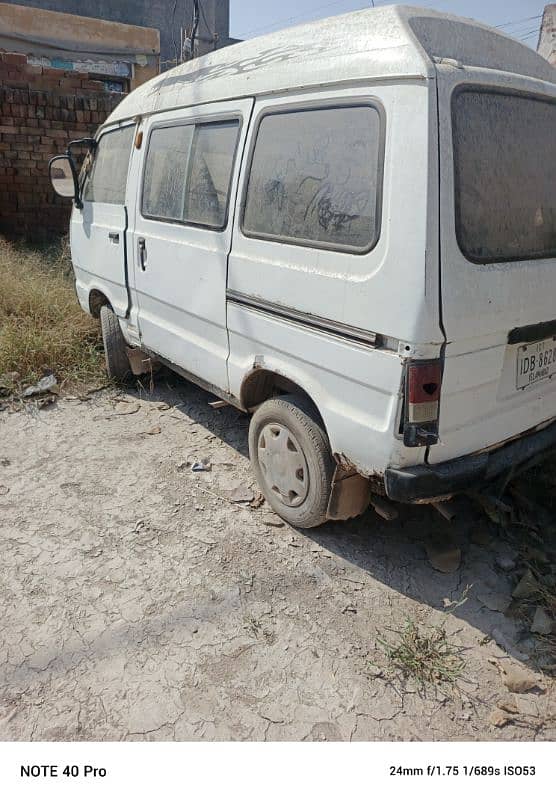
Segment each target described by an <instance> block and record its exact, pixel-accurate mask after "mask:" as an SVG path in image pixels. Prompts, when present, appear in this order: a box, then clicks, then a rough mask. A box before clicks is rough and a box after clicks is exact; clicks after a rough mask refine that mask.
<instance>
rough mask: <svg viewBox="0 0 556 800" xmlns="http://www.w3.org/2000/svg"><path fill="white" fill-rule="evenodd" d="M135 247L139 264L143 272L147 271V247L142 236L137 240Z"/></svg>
mask: <svg viewBox="0 0 556 800" xmlns="http://www.w3.org/2000/svg"><path fill="white" fill-rule="evenodd" d="M137 245H138V247H139V264H140V265H141V269H142V270H143V272H144V271H145V270H146V269H147V264H146V261H147V247H146V244H145V240H144V239H143V237H142V236H141V238H140V239H137Z"/></svg>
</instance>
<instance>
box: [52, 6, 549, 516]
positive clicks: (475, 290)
mask: <svg viewBox="0 0 556 800" xmlns="http://www.w3.org/2000/svg"><path fill="white" fill-rule="evenodd" d="M90 145H91V146H90V154H89V156H88V158H87V164H86V166H85V167H84V169H83V171H82V173H81V176H79V177H78V176H77V174H76V172H75V167H74V165H73V159H72V157H71V155H70V156H67V155H66V156H59V157H57V159H55V160H54V161H53V162H52V176H53V183H54V185H55V187H58V188H59V189H60V191H61V193H62V194H65V195H68V194H70V195H71V196H73V197H74V199H75V203H74V205H75V207H74V210H73V214H72V219H71V248H72V258H73V264H74V269H75V280H76V289H77V294H78V297H79V301H80V303H81V305H82V307H83V308H84V309H85V310H86V311H87V312H89V313H91V314H93V315H95V316H99V315H100V317H101V321H102V330H103V335H104V342H105V349H106V360H107V365H108V371H109V373H110V374H111V375H114V376H123V375H125V373H126V372H128V370H129V361H128V350H126V345H127V347H128V348H129V347H131V348H138V349H140V351H141V352H144V353H146V354H148V355H149V356H151V357H154V358H156V359H157V360H159V361H161V362H163V363H164V364H166V365H168V366H169V367H171V368H172V369H174V370H175V371H176V372H178V373H180V374H181V375H183V376H185V377H187V378H189V379H190V380H192V381H195V382H196V383H198V384H200V385H201V386H204V387H206V388H208V389H210V391H211V392H213V393H214V394H216V395H218V396H220V397H221V398H223V399H224V400H226V401H227V402H228V403H230V404H233V405H234V406H237V407H238V408H239V409H243V410H244V411H246V412H250V413H252V414H253V416H252V418H251V427H250V433H249V447H250V454H251V460H252V464H253V470H254V472H255V474H256V477H257V479H258V481H259V484H260V486H261V489H262V491H263V492H264V495H265V497H266V498H267V500H268V502H269V503H270V505H271V506H272V507H273V508H274V510H275V511H276V512H277V513H278V514H280V515H281V516H282V517H283V518H284V519H286V520H287V521H288V522H290V523H291V524H293V525H297V526H299V527H311V526H315V525H319V524H321V523H322V522H324V521H325V520H326V519H330V518H333V519H344V518H347V517H349V516H353V515H355V514H356V513H359V512H360V511H362V510H363V509H364V508H365V507H366V505H367V503H368V501H369V494H370V490H371V491H373V492H382V493H385V494H386V495H387V496H388V497H389V498H391V499H393V500H396V501H404V502H426V501H431V500H438V499H439V498H445V497H449V496H451V495H453V494H454V493H457V492H458V491H461V490H464V489H467V488H470V487H473V486H476V485H478V484H481V483H482V482H484V481H487V480H489V479H491V478H493V477H495V476H497V475H500V474H502V473H503V472H504V471H506V470H509V469H515V468H516V467H521V466H522V465H524V464H527V463H531V460H532V459H534V458H536V457H538V456H539V455H540V454H542V453H546V452H547V451H549V450H550V449H554V448H555V446H556V70H554V69H553V68H552V67H551V66H550V65H549V64H548V62H546V61H545V60H544V59H543V58H541V57H540V56H539V55H537V54H536V53H535V52H533V51H532V50H530V49H529V48H527V47H525V46H523V45H521V44H520V43H518V42H516V41H514V40H513V39H510V38H508V37H506V36H504V35H503V34H501V33H500V32H498V31H496V30H493V29H490V28H488V27H485V26H483V25H479V24H477V23H475V22H472V21H471V20H466V19H461V18H457V17H453V16H448V15H445V14H439V13H436V12H431V11H429V10H423V9H419V8H413V7H408V6H390V7H381V8H377V9H369V10H364V11H359V12H355V13H351V14H347V15H342V16H338V17H334V18H330V19H326V20H323V21H321V22H316V23H311V24H308V25H302V26H299V27H296V28H290V29H287V30H284V31H281V32H279V33H274V34H270V35H268V36H264V37H261V38H258V39H254V40H251V41H246V42H243V43H241V44H237V45H234V46H232V47H228V48H225V49H223V50H219V51H217V52H215V53H212V54H210V55H207V56H203V57H202V58H198V59H195V60H193V61H190V62H188V63H186V64H183V65H181V66H179V67H177V68H176V69H173V70H171V71H169V72H166V73H164V74H162V75H160V76H158V77H156V78H155V79H153V80H152V81H150V82H149V83H147V84H145V85H143V86H141V87H140V88H138V89H136V90H135V91H134V92H132V93H131V94H130V95H129V96H127V97H125V99H123V100H122V102H121V103H120V105H119V106H118V107H117V108H116V110H115V111H114V112H113V113H112V114H111V115H110V117H109V118H108V119H107V120H106V122H105V123H104V125H102V127H101V128H100V130H99V131H98V133H97V135H96V137H95V139H94V141H91V143H90ZM69 152H70V153H71V150H69ZM68 187H69V188H68Z"/></svg>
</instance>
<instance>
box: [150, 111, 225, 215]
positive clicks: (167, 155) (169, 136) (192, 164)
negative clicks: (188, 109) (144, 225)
mask: <svg viewBox="0 0 556 800" xmlns="http://www.w3.org/2000/svg"><path fill="white" fill-rule="evenodd" d="M238 130H239V122H238V121H237V120H232V121H226V122H211V123H203V124H199V125H175V126H172V127H166V128H155V129H154V130H153V132H152V134H151V136H150V141H149V148H148V152H147V159H146V164H145V175H144V179H143V199H142V205H141V210H142V214H143V216H146V217H152V218H155V219H161V220H166V221H168V222H184V223H189V224H191V225H200V226H203V227H207V228H216V229H221V228H223V227H224V226H225V224H226V218H227V213H228V200H229V193H230V179H231V175H232V167H233V163H234V155H235V150H236V143H237V134H238Z"/></svg>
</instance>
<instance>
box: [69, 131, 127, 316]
mask: <svg viewBox="0 0 556 800" xmlns="http://www.w3.org/2000/svg"><path fill="white" fill-rule="evenodd" d="M134 133H135V124H134V123H132V124H129V123H128V124H127V125H125V126H122V127H117V128H112V129H110V130H107V131H104V132H103V133H102V134H101V136H100V138H99V140H98V142H97V145H96V148H95V151H94V154H93V159H92V165H91V167H90V170H89V172H88V174H87V175H86V176H85V179H84V183H83V189H82V202H83V207H82V208H74V209H73V213H72V218H71V225H70V237H71V251H72V259H73V264H74V268H75V276H76V281H77V284H78V286H77V288H78V292H79V294H80V295H81V296H83V297H88V296H89V294H90V292H91V291H92V290H97V291H100V292H102V294H104V295H105V296H106V297H107V298H108V300H109V301H110V304H111V305H112V308H113V309H114V311H115V312H116V314H117V315H118V316H119V317H125V315H126V313H127V310H128V289H127V262H126V246H125V235H126V229H127V209H126V205H125V198H126V183H127V177H128V170H129V161H130V154H131V148H132V143H133V136H134Z"/></svg>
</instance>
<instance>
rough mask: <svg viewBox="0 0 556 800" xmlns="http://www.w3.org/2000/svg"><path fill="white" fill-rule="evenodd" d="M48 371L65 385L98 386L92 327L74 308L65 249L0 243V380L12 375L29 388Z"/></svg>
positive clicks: (98, 355) (99, 362)
mask: <svg viewBox="0 0 556 800" xmlns="http://www.w3.org/2000/svg"><path fill="white" fill-rule="evenodd" d="M49 370H51V371H52V372H53V373H54V374H55V375H56V377H57V378H58V381H59V382H60V383H63V384H66V385H67V384H70V385H74V384H86V383H92V382H98V381H99V380H100V379H101V378H102V376H103V359H102V351H101V347H100V330H99V326H98V323H97V321H96V320H94V319H92V318H91V317H89V316H88V315H87V314H85V313H83V311H82V310H81V308H80V307H79V304H78V302H77V298H76V296H75V291H74V288H73V278H72V274H71V263H70V261H69V257H68V254H67V246H65V245H63V244H59V245H56V246H51V247H48V248H42V249H40V250H38V249H36V248H34V249H30V248H27V247H25V246H24V245H14V244H11V243H9V242H7V241H5V240H3V239H0V375H2V374H3V373H6V372H17V373H19V376H20V378H19V381H20V383H22V384H29V383H33V382H35V381H36V380H37V379H39V378H40V377H41V376H42V375H43V374H44V373H45V371H49Z"/></svg>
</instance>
